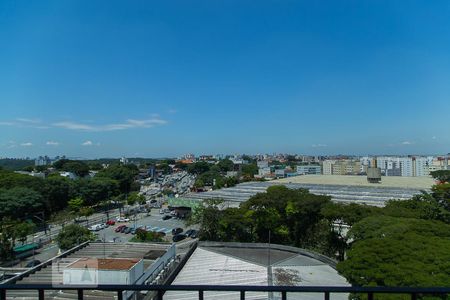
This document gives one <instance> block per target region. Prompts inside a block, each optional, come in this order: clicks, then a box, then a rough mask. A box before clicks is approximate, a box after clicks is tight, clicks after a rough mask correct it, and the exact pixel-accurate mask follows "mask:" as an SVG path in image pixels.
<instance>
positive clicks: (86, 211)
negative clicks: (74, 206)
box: [79, 206, 94, 219]
mask: <svg viewBox="0 0 450 300" xmlns="http://www.w3.org/2000/svg"><path fill="white" fill-rule="evenodd" d="M79 214H80V216H81V217H85V218H86V219H87V218H88V217H89V216H92V215H93V214H94V209H93V208H92V207H87V206H84V207H81V208H80V211H79Z"/></svg>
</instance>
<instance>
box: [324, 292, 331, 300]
mask: <svg viewBox="0 0 450 300" xmlns="http://www.w3.org/2000/svg"><path fill="white" fill-rule="evenodd" d="M324 296H325V300H330V292H325V295H324Z"/></svg>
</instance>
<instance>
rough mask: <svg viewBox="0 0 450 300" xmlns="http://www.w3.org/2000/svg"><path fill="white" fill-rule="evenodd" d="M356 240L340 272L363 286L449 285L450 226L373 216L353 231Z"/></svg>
mask: <svg viewBox="0 0 450 300" xmlns="http://www.w3.org/2000/svg"><path fill="white" fill-rule="evenodd" d="M349 234H350V236H351V237H353V238H354V239H355V241H354V242H353V244H352V247H351V249H350V250H349V251H348V253H347V259H346V260H345V261H343V262H340V263H339V264H338V270H339V272H340V273H342V274H343V275H344V276H345V277H346V278H347V279H348V280H349V282H350V283H352V284H356V285H363V286H368V285H370V286H413V287H414V286H416V287H417V286H448V285H449V284H450V276H449V274H450V263H449V262H450V240H449V237H450V225H447V224H445V223H443V222H439V221H432V220H422V219H414V218H399V217H390V216H372V217H368V218H366V219H364V220H362V221H361V222H359V223H357V224H355V225H354V226H353V228H352V229H351V230H350V233H349Z"/></svg>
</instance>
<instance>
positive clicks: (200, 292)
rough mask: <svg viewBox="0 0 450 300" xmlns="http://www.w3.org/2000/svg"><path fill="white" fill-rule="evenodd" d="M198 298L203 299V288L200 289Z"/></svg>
mask: <svg viewBox="0 0 450 300" xmlns="http://www.w3.org/2000/svg"><path fill="white" fill-rule="evenodd" d="M198 300H203V290H198Z"/></svg>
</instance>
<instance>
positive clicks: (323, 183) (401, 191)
mask: <svg viewBox="0 0 450 300" xmlns="http://www.w3.org/2000/svg"><path fill="white" fill-rule="evenodd" d="M381 181H382V182H381V183H368V182H367V179H366V177H365V176H346V175H342V176H340V175H303V176H296V177H290V178H285V179H281V180H273V181H265V182H246V183H241V184H238V185H236V186H234V187H230V188H224V189H220V190H214V191H209V192H203V193H191V194H187V195H185V196H184V198H190V199H196V200H206V199H221V200H223V201H224V202H225V205H226V206H230V207H233V206H239V205H240V203H241V202H244V201H247V200H248V199H249V198H250V197H252V196H254V195H255V194H257V193H264V192H265V191H266V189H267V188H268V187H270V186H273V185H285V186H287V187H288V188H292V189H299V188H304V189H308V190H309V191H310V192H311V193H313V194H317V195H328V196H331V199H332V200H333V201H335V202H343V203H359V204H368V205H374V206H384V204H385V202H386V201H388V200H391V199H400V200H406V199H410V198H411V197H412V196H413V195H416V194H420V193H421V191H422V190H430V188H431V186H432V185H433V184H434V181H433V179H431V178H428V177H382V180H381Z"/></svg>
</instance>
